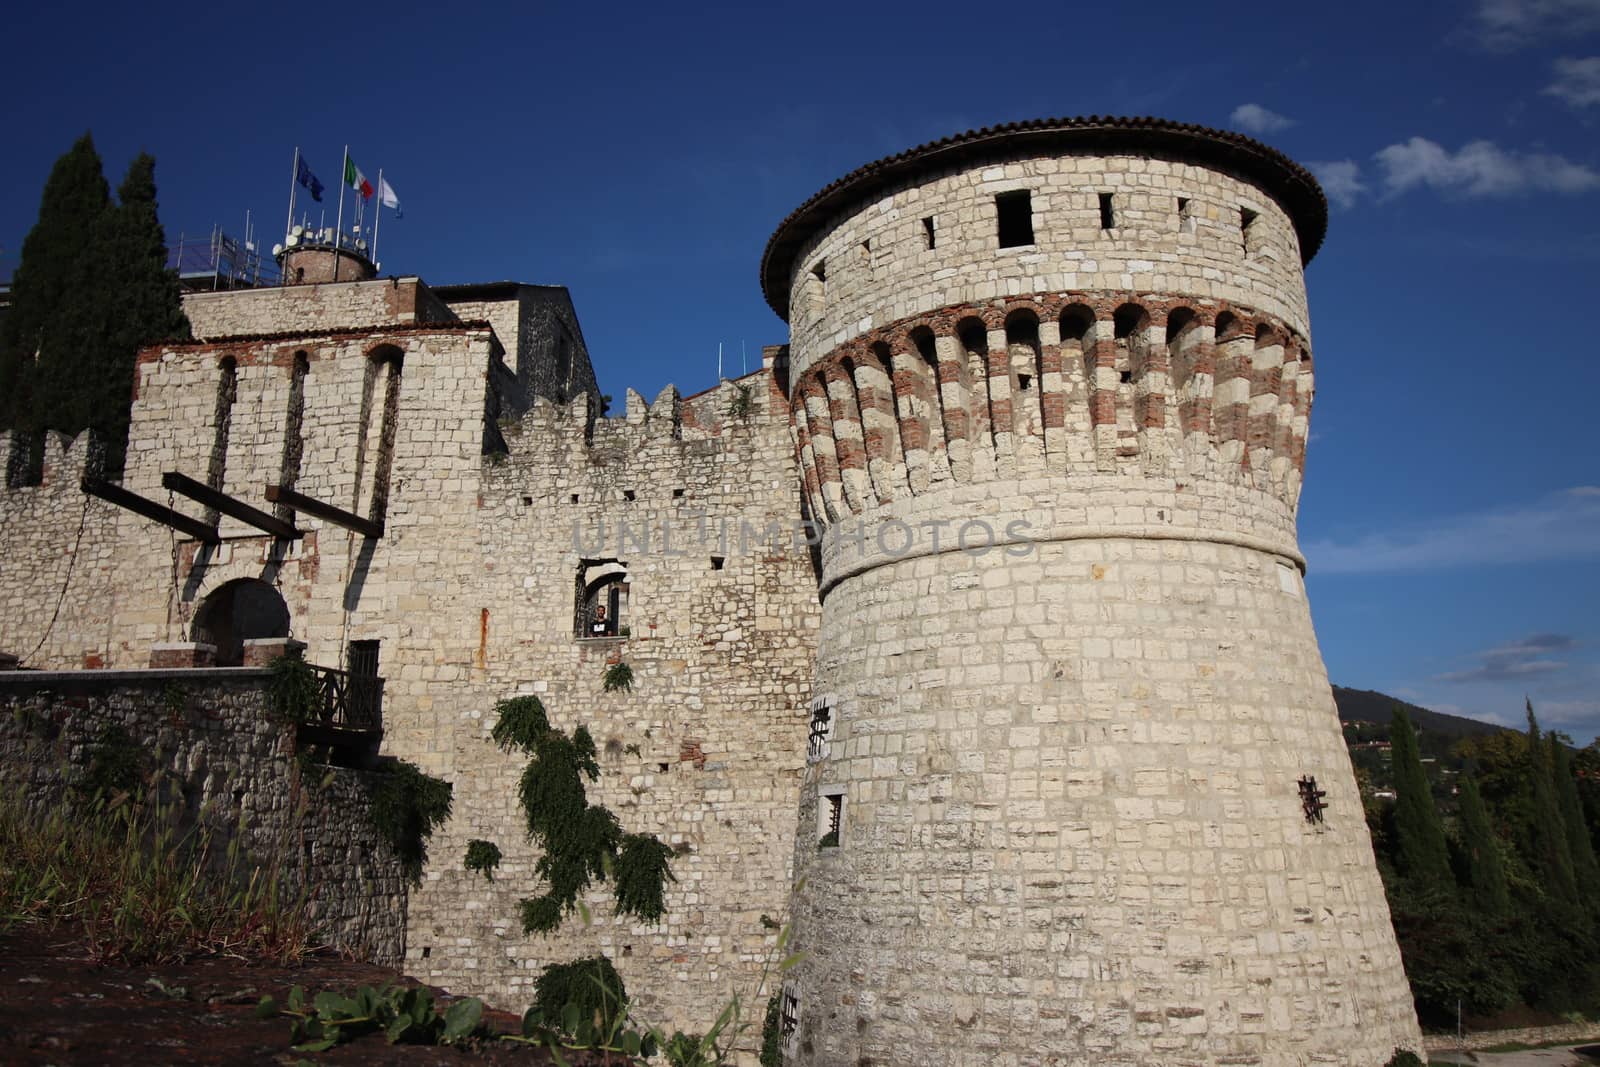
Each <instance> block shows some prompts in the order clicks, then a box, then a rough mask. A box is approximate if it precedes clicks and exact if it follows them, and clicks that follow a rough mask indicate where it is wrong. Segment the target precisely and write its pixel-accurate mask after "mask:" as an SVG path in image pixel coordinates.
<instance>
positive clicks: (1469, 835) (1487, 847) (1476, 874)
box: [1461, 774, 1511, 912]
mask: <svg viewBox="0 0 1600 1067" xmlns="http://www.w3.org/2000/svg"><path fill="white" fill-rule="evenodd" d="M1461 851H1462V852H1463V853H1464V854H1465V855H1466V859H1467V864H1466V875H1467V888H1468V889H1469V890H1471V892H1472V899H1473V901H1474V902H1475V903H1476V904H1477V905H1478V908H1479V909H1480V910H1482V911H1488V912H1501V911H1504V910H1505V909H1506V908H1507V907H1508V906H1509V905H1510V903H1511V897H1510V894H1509V893H1508V892H1507V890H1506V871H1505V867H1504V865H1503V864H1501V862H1500V843H1499V842H1498V841H1496V840H1495V836H1494V830H1493V829H1492V828H1491V827H1490V825H1489V814H1488V812H1487V811H1485V810H1484V807H1483V797H1482V795H1481V794H1480V793H1479V792H1478V780H1477V778H1476V777H1474V776H1473V775H1470V774H1464V775H1462V776H1461Z"/></svg>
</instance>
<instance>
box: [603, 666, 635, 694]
mask: <svg viewBox="0 0 1600 1067" xmlns="http://www.w3.org/2000/svg"><path fill="white" fill-rule="evenodd" d="M605 687H606V692H608V693H612V692H615V691H616V690H618V689H620V690H622V691H623V692H627V693H631V692H633V668H632V667H630V666H628V665H627V664H626V663H613V664H612V665H611V666H609V667H607V668H606V676H605Z"/></svg>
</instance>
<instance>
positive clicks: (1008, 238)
mask: <svg viewBox="0 0 1600 1067" xmlns="http://www.w3.org/2000/svg"><path fill="white" fill-rule="evenodd" d="M994 211H995V220H996V225H997V228H998V232H999V237H1000V247H1001V248H1021V247H1023V246H1025V245H1031V244H1033V196H1032V194H1031V193H1029V192H1028V190H1026V189H1018V190H1016V191H1015V192H1010V193H1000V194H999V195H997V196H996V197H995V198H994Z"/></svg>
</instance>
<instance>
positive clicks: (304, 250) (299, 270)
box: [272, 226, 378, 285]
mask: <svg viewBox="0 0 1600 1067" xmlns="http://www.w3.org/2000/svg"><path fill="white" fill-rule="evenodd" d="M294 231H302V232H294ZM294 231H291V232H290V233H289V236H288V238H287V240H286V242H285V243H284V244H281V245H279V246H278V247H276V248H274V249H273V250H272V252H273V255H274V257H275V258H276V259H277V260H278V266H279V267H280V268H281V269H282V270H283V283H284V284H285V285H319V284H321V283H323V282H368V281H371V280H372V279H373V278H375V277H377V276H378V269H377V267H376V265H374V264H373V262H372V260H371V259H370V258H368V256H367V242H366V241H365V240H360V239H357V238H354V237H351V236H349V235H340V237H339V239H338V241H337V242H336V241H335V239H334V236H335V235H334V231H333V230H332V229H331V228H330V229H325V230H320V231H319V230H309V231H306V230H304V229H303V227H300V226H296V227H294Z"/></svg>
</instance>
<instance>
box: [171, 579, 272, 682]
mask: <svg viewBox="0 0 1600 1067" xmlns="http://www.w3.org/2000/svg"><path fill="white" fill-rule="evenodd" d="M288 636H289V607H288V605H287V604H285V603H284V602H283V597H282V596H281V595H280V594H279V593H278V591H277V590H276V589H275V588H273V587H272V586H271V585H268V584H267V583H266V582H263V581H261V580H260V579H259V578H240V579H238V580H236V581H232V582H228V583H226V584H225V585H221V586H219V587H217V589H216V590H215V591H213V592H212V593H211V594H210V595H209V596H207V597H206V598H205V599H204V600H203V601H201V602H200V610H198V611H196V612H195V616H194V626H193V627H192V630H191V635H190V640H192V641H199V642H201V643H203V644H208V645H214V646H216V650H217V659H216V663H217V666H219V667H238V666H240V665H241V664H243V663H244V643H245V642H246V641H253V640H256V639H259V638H266V637H288Z"/></svg>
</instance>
